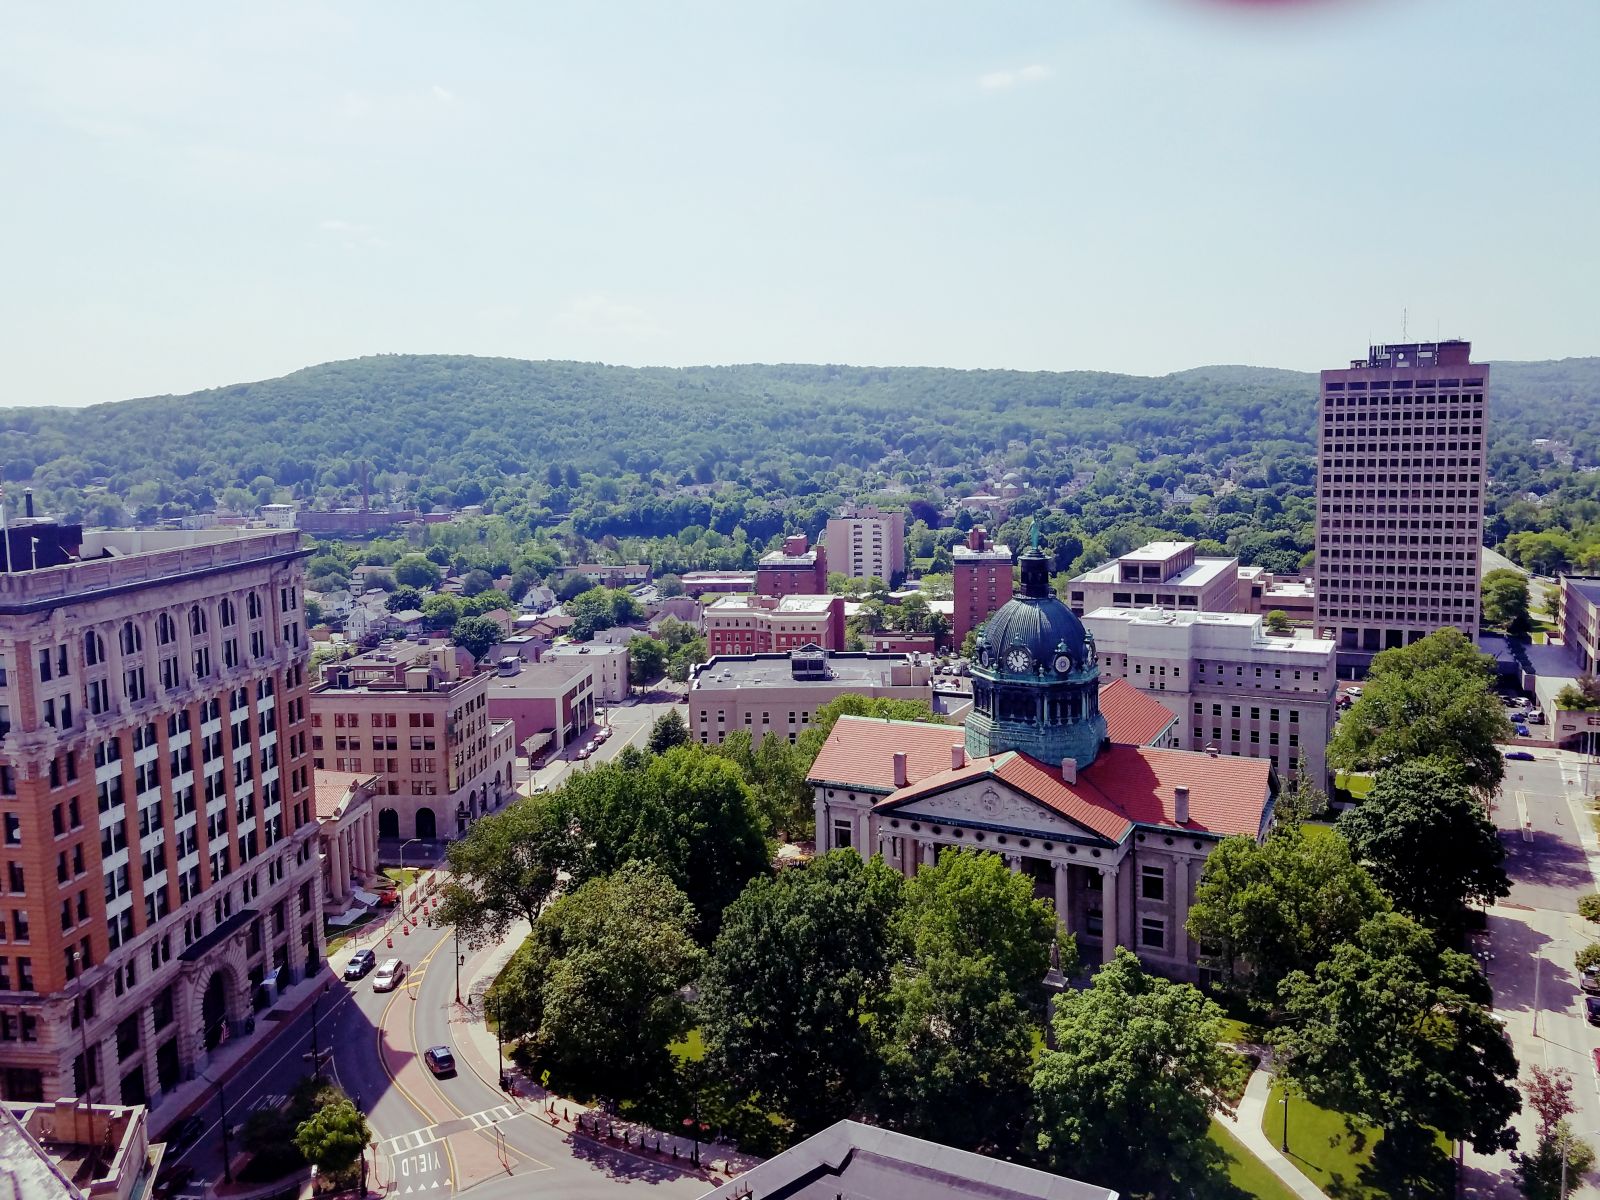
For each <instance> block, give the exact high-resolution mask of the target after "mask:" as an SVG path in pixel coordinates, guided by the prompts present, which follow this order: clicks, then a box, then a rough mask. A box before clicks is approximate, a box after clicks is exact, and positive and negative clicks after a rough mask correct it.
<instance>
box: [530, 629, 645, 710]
mask: <svg viewBox="0 0 1600 1200" xmlns="http://www.w3.org/2000/svg"><path fill="white" fill-rule="evenodd" d="M541 657H542V658H545V659H563V658H576V659H580V660H583V661H586V662H587V663H588V665H589V669H590V670H591V671H592V672H593V674H594V698H595V700H596V702H597V703H600V704H621V703H622V702H623V701H625V700H627V698H628V647H627V646H626V645H610V644H607V643H604V642H578V643H574V642H566V643H563V644H562V645H559V646H553V647H551V649H550V650H549V652H548V653H546V654H544V655H542V656H541Z"/></svg>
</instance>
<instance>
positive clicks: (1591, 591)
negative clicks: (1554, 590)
mask: <svg viewBox="0 0 1600 1200" xmlns="http://www.w3.org/2000/svg"><path fill="white" fill-rule="evenodd" d="M1567 586H1568V587H1569V588H1571V589H1572V590H1573V591H1575V592H1577V593H1578V595H1580V596H1582V597H1583V598H1584V599H1585V600H1587V601H1588V602H1589V603H1590V604H1600V578H1597V577H1594V576H1583V577H1580V576H1576V575H1569V576H1567Z"/></svg>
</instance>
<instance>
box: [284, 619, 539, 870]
mask: <svg viewBox="0 0 1600 1200" xmlns="http://www.w3.org/2000/svg"><path fill="white" fill-rule="evenodd" d="M471 662H472V656H471V655H469V654H464V652H459V651H458V648H457V647H455V646H452V645H450V644H448V643H446V642H385V643H382V644H381V645H379V646H378V648H377V649H375V650H371V651H369V652H367V653H365V654H360V655H357V656H356V657H354V658H347V659H344V660H343V661H341V662H336V663H329V664H328V665H326V666H325V667H324V668H323V682H322V683H320V684H318V685H317V686H316V687H314V688H312V689H311V752H312V756H313V757H312V762H313V765H314V766H315V767H316V769H317V770H319V771H323V770H326V771H334V772H337V773H339V774H342V775H379V776H381V785H382V789H381V790H382V796H381V798H380V800H379V801H378V804H379V808H378V836H379V837H380V838H407V839H409V838H420V839H422V840H424V841H431V840H433V839H435V838H449V837H463V836H465V834H466V831H467V826H468V825H469V824H471V822H473V821H474V820H476V819H477V818H478V817H480V816H482V815H483V814H484V813H487V812H493V811H494V810H495V809H497V808H499V807H500V806H501V805H502V804H504V803H505V802H506V801H507V800H508V799H510V798H511V797H512V795H513V794H514V791H513V785H512V771H511V769H512V766H513V764H514V763H515V761H516V744H515V741H514V740H513V736H512V731H511V728H510V726H509V725H503V724H502V723H500V722H497V721H495V720H494V719H493V718H491V716H490V714H489V712H488V701H487V693H488V687H489V679H490V673H489V672H487V671H474V670H473V669H472V665H471Z"/></svg>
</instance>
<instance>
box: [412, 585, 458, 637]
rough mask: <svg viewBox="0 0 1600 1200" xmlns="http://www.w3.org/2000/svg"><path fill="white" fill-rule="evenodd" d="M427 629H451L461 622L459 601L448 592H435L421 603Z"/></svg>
mask: <svg viewBox="0 0 1600 1200" xmlns="http://www.w3.org/2000/svg"><path fill="white" fill-rule="evenodd" d="M422 615H423V616H424V617H425V618H427V624H428V628H429V629H452V628H454V627H455V624H456V622H457V621H459V620H461V617H462V610H461V600H460V599H459V598H458V597H456V596H452V595H451V594H450V593H449V592H436V593H434V594H433V595H432V596H429V597H428V598H427V599H426V600H424V601H423V602H422Z"/></svg>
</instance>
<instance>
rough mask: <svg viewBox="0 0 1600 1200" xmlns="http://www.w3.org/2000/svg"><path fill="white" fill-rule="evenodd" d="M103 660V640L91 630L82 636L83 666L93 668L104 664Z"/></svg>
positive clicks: (104, 650) (104, 658)
mask: <svg viewBox="0 0 1600 1200" xmlns="http://www.w3.org/2000/svg"><path fill="white" fill-rule="evenodd" d="M105 660H106V643H105V639H104V638H102V637H101V636H100V635H99V634H98V633H96V632H95V631H94V630H92V629H91V630H89V632H88V633H86V634H84V635H83V664H84V666H86V667H93V666H98V665H99V664H100V663H103V662H105Z"/></svg>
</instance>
